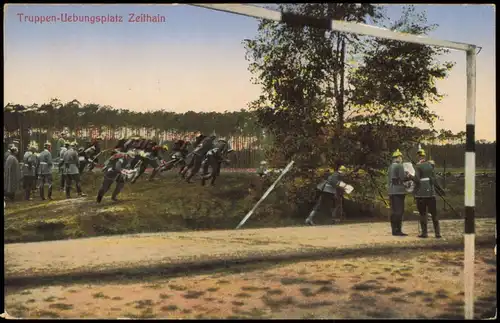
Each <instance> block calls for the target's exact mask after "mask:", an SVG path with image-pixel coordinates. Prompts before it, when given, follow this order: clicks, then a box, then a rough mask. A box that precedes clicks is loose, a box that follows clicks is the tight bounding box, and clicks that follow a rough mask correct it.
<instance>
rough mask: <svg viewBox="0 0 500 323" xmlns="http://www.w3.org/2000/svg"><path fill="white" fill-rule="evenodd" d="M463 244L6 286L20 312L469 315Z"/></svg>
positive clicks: (488, 275) (481, 279) (483, 265)
mask: <svg viewBox="0 0 500 323" xmlns="http://www.w3.org/2000/svg"><path fill="white" fill-rule="evenodd" d="M462 268H463V252H434V251H433V252H429V251H427V252H425V251H415V252H412V253H408V252H401V251H400V252H395V254H392V255H387V256H383V257H358V258H355V259H337V260H324V261H310V262H297V263H292V264H268V265H266V266H264V265H259V267H255V268H249V267H248V266H247V267H240V268H237V267H235V268H232V269H231V270H229V269H224V270H219V271H218V272H212V273H205V274H199V275H191V276H188V275H185V276H182V277H176V278H170V279H167V278H163V279H155V280H148V281H141V282H129V283H124V282H120V283H106V282H101V283H99V284H78V285H66V286H50V287H48V286H45V287H39V288H29V289H18V290H9V289H6V298H5V304H6V311H7V312H8V313H9V314H10V315H12V316H14V317H23V318H28V317H30V318H58V317H61V318H120V317H121V318H125V317H126V318H291V319H293V318H299V319H300V318H339V319H340V318H427V319H430V318H441V319H446V318H449V319H452V318H457V319H460V318H463V287H462V282H463V277H462ZM475 272H476V274H475V278H476V279H475V282H476V286H475V296H476V302H475V313H476V316H477V317H478V318H487V317H492V316H493V315H494V313H495V312H494V308H495V307H496V285H497V282H496V257H495V255H494V252H493V249H492V248H488V249H480V250H477V252H476V266H475Z"/></svg>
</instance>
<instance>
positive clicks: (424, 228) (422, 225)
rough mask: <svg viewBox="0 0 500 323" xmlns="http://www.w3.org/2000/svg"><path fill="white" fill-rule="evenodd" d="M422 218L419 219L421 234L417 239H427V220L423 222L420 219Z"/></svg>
mask: <svg viewBox="0 0 500 323" xmlns="http://www.w3.org/2000/svg"><path fill="white" fill-rule="evenodd" d="M422 218H423V217H421V218H420V219H421V220H420V228H422V233H420V235H419V236H418V237H419V238H427V236H428V235H427V221H426V220H427V219H425V220H423V219H422Z"/></svg>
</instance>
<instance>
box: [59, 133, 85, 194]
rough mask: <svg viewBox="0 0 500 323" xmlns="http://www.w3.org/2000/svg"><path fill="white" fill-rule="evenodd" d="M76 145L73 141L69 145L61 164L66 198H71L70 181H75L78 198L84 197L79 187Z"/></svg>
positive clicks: (78, 162)
mask: <svg viewBox="0 0 500 323" xmlns="http://www.w3.org/2000/svg"><path fill="white" fill-rule="evenodd" d="M76 145H77V143H76V141H73V142H72V143H70V144H69V149H68V150H67V151H66V152H65V153H64V156H63V163H64V166H63V167H64V169H63V173H64V176H66V187H65V188H66V198H67V199H69V198H71V184H72V181H75V186H76V192H77V194H78V196H79V197H83V196H86V194H84V193H83V192H82V188H81V186H80V172H79V171H78V166H79V164H80V161H79V160H78V153H77V152H76V150H75V147H76Z"/></svg>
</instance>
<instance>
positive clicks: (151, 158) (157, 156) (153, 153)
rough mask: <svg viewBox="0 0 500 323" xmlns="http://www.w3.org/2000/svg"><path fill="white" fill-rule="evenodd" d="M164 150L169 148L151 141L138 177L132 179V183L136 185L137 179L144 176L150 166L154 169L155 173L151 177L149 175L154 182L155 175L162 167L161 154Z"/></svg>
mask: <svg viewBox="0 0 500 323" xmlns="http://www.w3.org/2000/svg"><path fill="white" fill-rule="evenodd" d="M163 150H168V146H167V145H164V146H159V145H157V144H156V142H154V141H151V142H149V143H148V144H147V146H146V152H145V155H144V156H143V158H142V159H141V160H142V163H141V165H140V167H139V172H138V173H137V175H136V176H135V177H134V178H133V179H132V181H131V183H132V184H133V183H135V182H136V181H137V179H138V178H139V177H140V176H141V175H142V174H144V172H145V171H146V169H147V168H148V166H151V167H152V168H153V171H152V172H151V175H149V179H148V180H150V181H152V180H153V178H154V177H155V175H156V174H157V173H158V170H159V167H160V160H161V158H162V157H161V152H162V151H163Z"/></svg>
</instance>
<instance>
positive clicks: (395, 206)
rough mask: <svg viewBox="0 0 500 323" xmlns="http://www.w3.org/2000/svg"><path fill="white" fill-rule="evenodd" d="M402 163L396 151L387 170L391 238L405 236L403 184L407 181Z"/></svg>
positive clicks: (400, 155) (404, 192)
mask: <svg viewBox="0 0 500 323" xmlns="http://www.w3.org/2000/svg"><path fill="white" fill-rule="evenodd" d="M402 162H403V154H402V153H401V152H400V151H399V149H397V150H396V151H395V152H394V153H393V154H392V164H391V165H390V166H389V169H388V170H387V174H388V190H389V201H390V204H391V228H392V235H393V236H407V234H406V233H403V231H402V226H403V214H404V211H405V197H406V188H405V186H404V184H403V182H404V181H406V180H407V176H406V175H405V170H404V168H403V164H402Z"/></svg>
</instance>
